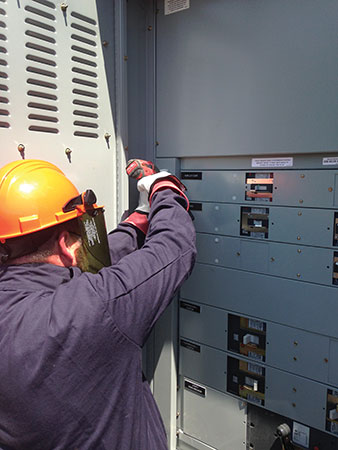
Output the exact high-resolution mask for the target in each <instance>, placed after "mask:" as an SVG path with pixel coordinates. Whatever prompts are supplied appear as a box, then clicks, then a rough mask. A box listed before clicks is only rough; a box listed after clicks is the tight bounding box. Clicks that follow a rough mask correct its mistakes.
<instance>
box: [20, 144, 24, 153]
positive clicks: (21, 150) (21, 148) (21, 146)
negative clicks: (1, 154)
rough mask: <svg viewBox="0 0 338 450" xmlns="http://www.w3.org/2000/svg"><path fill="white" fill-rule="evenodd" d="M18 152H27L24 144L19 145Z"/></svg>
mask: <svg viewBox="0 0 338 450" xmlns="http://www.w3.org/2000/svg"><path fill="white" fill-rule="evenodd" d="M18 150H19V152H20V153H21V152H24V151H25V146H24V145H23V144H19V145H18Z"/></svg>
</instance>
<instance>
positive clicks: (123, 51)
mask: <svg viewBox="0 0 338 450" xmlns="http://www.w3.org/2000/svg"><path fill="white" fill-rule="evenodd" d="M337 23H338V2H337V1H336V0H321V1H320V2H318V1H317V0H253V1H248V0H207V1H205V0H82V1H81V2H79V1H76V0H67V1H66V2H61V1H60V0H0V66H1V67H0V103H1V105H0V135H1V144H2V152H1V154H0V162H1V164H4V163H7V162H9V161H12V160H14V159H17V158H42V159H48V160H50V161H51V162H54V163H56V164H57V165H58V166H60V167H61V168H62V170H64V172H65V173H66V174H67V175H69V177H70V178H72V179H73V180H74V182H75V184H76V185H77V187H78V188H79V189H80V190H81V189H82V190H84V189H86V188H93V189H94V190H95V192H96V193H97V195H98V198H100V201H102V202H103V203H104V204H105V206H106V212H107V217H108V227H109V228H110V229H111V228H112V227H114V226H115V225H116V223H117V222H118V220H119V219H120V217H121V215H122V214H123V212H124V210H125V209H127V208H128V206H129V207H131V208H132V207H133V206H135V204H136V201H137V199H136V197H135V193H134V191H135V189H134V186H132V188H133V189H131V190H130V196H129V195H128V184H127V181H126V176H125V174H124V166H125V162H126V160H128V159H129V158H132V157H143V158H146V159H153V160H156V163H157V164H158V165H159V167H160V168H162V169H168V170H170V171H171V172H172V173H175V174H176V175H177V176H179V177H180V178H181V179H182V182H183V183H184V184H185V185H186V187H187V189H188V196H189V199H190V202H191V205H190V206H191V212H192V214H193V216H194V223H195V227H196V231H197V247H198V256H197V263H196V266H195V268H194V270H193V273H192V275H191V277H190V278H189V279H188V281H187V282H186V283H185V284H184V285H183V287H182V289H181V290H180V292H179V293H178V294H177V298H175V300H174V302H173V303H172V305H171V307H170V308H169V309H168V310H167V311H166V312H165V314H164V315H163V317H162V318H161V319H160V322H159V323H158V324H157V325H156V327H155V329H154V331H153V333H152V335H151V336H150V338H149V342H148V343H147V346H146V348H145V350H144V371H145V374H146V376H147V378H148V380H149V382H150V383H151V386H152V390H153V393H154V396H155V398H156V401H157V403H158V405H159V407H160V410H161V414H162V417H163V419H164V422H165V427H166V430H167V433H168V443H169V448H170V450H174V449H180V450H193V449H196V450H216V449H217V450H241V449H255V450H276V449H284V448H285V449H286V448H293V449H296V450H299V449H312V450H314V449H317V450H319V449H320V450H330V449H332V450H333V449H334V450H338V362H337V361H338V320H337V317H338V181H337V180H338V127H337V118H338V95H337V93H338V81H337V80H338V78H337V74H338V59H337V54H338V41H337ZM88 183H89V184H88Z"/></svg>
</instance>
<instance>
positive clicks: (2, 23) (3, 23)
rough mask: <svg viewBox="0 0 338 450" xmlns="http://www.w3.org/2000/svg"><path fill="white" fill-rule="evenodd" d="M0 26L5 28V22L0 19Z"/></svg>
mask: <svg viewBox="0 0 338 450" xmlns="http://www.w3.org/2000/svg"><path fill="white" fill-rule="evenodd" d="M0 27H1V28H7V27H6V24H5V22H3V21H2V20H0Z"/></svg>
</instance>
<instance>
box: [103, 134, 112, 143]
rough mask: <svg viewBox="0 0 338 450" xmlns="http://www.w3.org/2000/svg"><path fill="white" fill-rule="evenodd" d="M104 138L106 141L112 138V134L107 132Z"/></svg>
mask: <svg viewBox="0 0 338 450" xmlns="http://www.w3.org/2000/svg"><path fill="white" fill-rule="evenodd" d="M104 138H105V140H106V141H108V140H109V139H110V138H111V134H110V133H105V134H104Z"/></svg>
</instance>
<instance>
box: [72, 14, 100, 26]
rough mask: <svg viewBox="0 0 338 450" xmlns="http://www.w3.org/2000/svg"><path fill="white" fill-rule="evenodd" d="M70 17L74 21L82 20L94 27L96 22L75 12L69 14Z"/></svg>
mask: <svg viewBox="0 0 338 450" xmlns="http://www.w3.org/2000/svg"><path fill="white" fill-rule="evenodd" d="M71 16H72V17H75V18H76V19H79V20H82V21H83V22H87V23H90V24H91V25H96V21H95V20H94V19H92V18H90V17H87V16H84V15H83V14H79V13H77V12H75V11H73V12H72V13H71Z"/></svg>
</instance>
